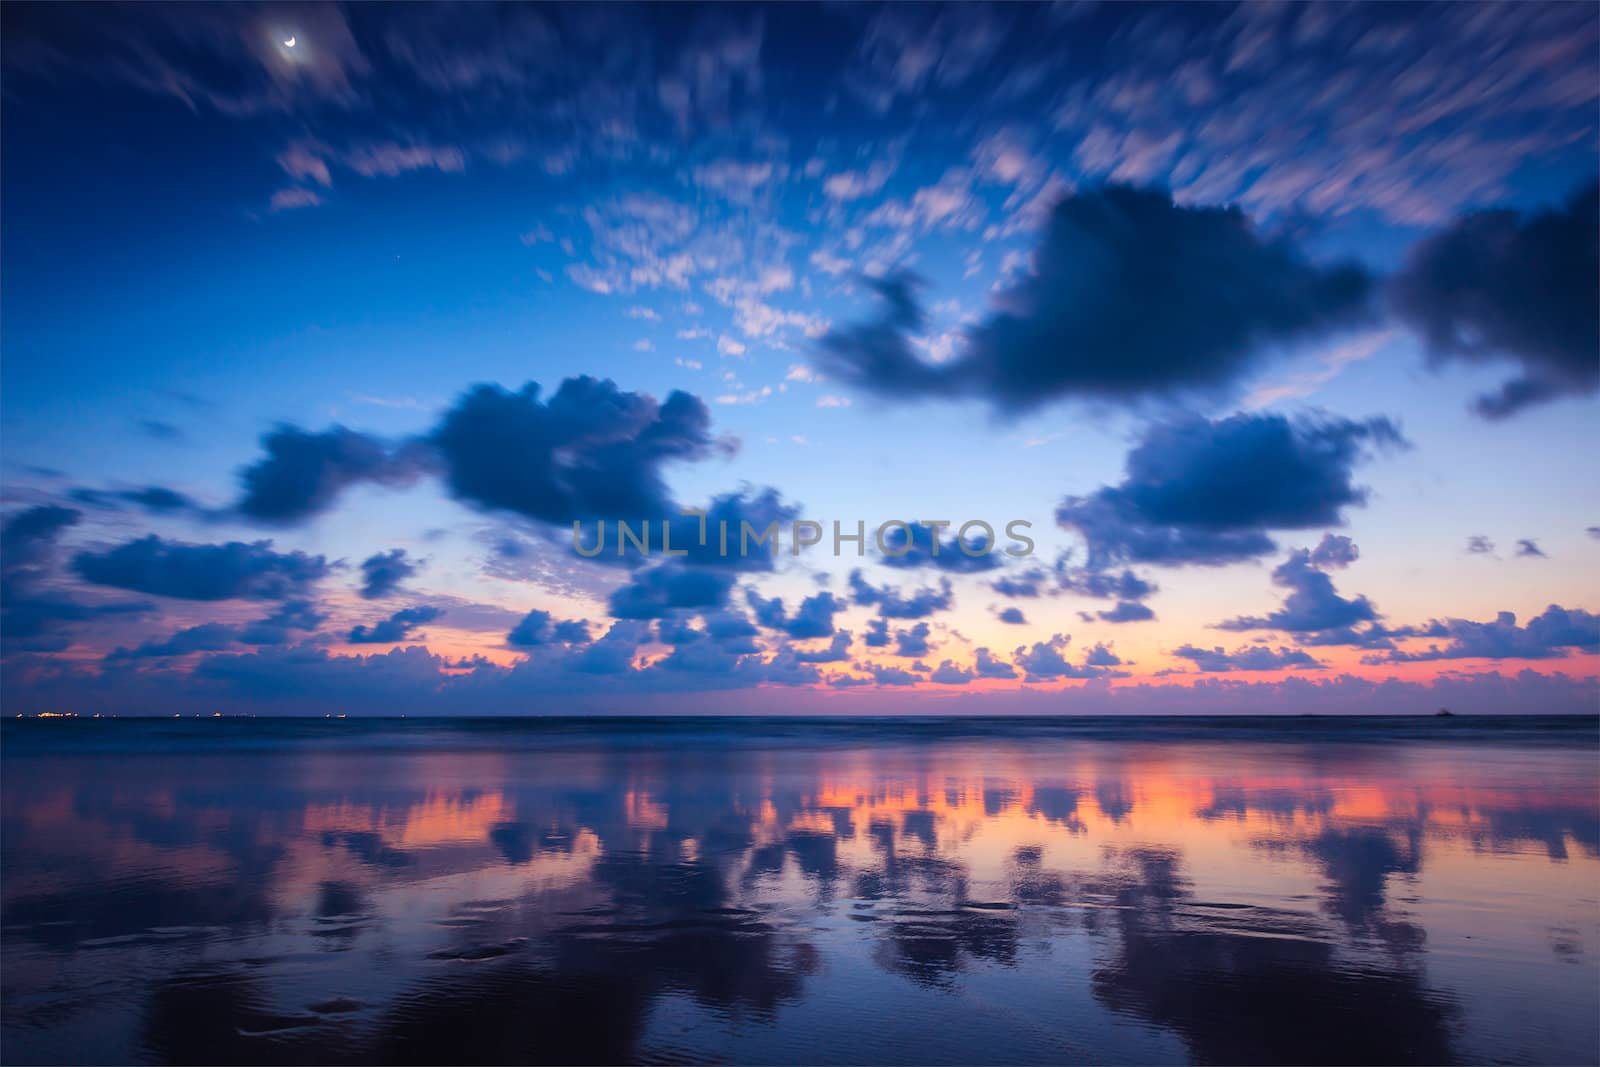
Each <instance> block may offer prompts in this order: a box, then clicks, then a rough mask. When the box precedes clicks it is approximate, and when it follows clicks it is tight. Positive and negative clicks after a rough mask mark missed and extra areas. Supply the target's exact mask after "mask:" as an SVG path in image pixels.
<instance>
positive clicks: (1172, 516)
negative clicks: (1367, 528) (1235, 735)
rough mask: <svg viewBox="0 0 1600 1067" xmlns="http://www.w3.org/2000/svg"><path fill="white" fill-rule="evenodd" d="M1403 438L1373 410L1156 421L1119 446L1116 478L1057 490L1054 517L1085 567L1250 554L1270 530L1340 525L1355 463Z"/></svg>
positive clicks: (1362, 494)
mask: <svg viewBox="0 0 1600 1067" xmlns="http://www.w3.org/2000/svg"><path fill="white" fill-rule="evenodd" d="M1403 440H1404V439H1403V438H1402V437H1401V435H1400V430H1399V428H1398V427H1397V426H1395V424H1394V423H1392V422H1390V421H1389V420H1388V419H1384V418H1373V419H1367V420H1364V421H1361V422H1353V421H1351V420H1348V419H1343V418H1338V417H1333V416H1326V417H1321V418H1311V417H1306V418H1301V419H1297V420H1293V421H1291V420H1290V419H1288V418H1286V417H1284V416H1282V415H1263V414H1239V415H1233V416H1230V417H1229V418H1226V419H1222V420H1220V421H1216V422H1212V421H1210V420H1207V419H1203V418H1197V417H1191V418H1184V419H1178V420H1175V421H1171V422H1164V423H1157V424H1155V425H1153V426H1151V427H1150V428H1149V429H1148V430H1147V431H1146V432H1145V436H1144V438H1143V440H1141V441H1140V442H1139V443H1138V444H1137V445H1136V446H1135V447H1134V448H1133V450H1132V451H1131V452H1129V453H1128V458H1127V464H1126V471H1127V474H1126V477H1125V478H1124V480H1123V481H1122V483H1121V484H1119V485H1116V486H1105V487H1102V488H1101V489H1099V490H1097V491H1095V492H1094V493H1092V494H1090V495H1088V496H1074V497H1068V498H1067V499H1066V500H1064V501H1063V502H1062V504H1061V506H1060V507H1059V508H1057V509H1056V519H1057V521H1058V522H1060V523H1061V525H1062V526H1064V527H1067V528H1069V529H1075V530H1077V531H1078V532H1079V533H1081V534H1082V535H1083V537H1084V539H1085V540H1086V541H1087V542H1088V560H1087V567H1088V569H1089V570H1090V571H1103V570H1105V569H1107V568H1109V567H1111V566H1113V565H1120V564H1123V563H1157V564H1164V565H1169V566H1181V565H1184V564H1198V565H1206V566H1215V565H1220V564H1224V563H1233V562H1236V561H1238V560H1244V559H1251V558H1254V557H1256V556H1261V555H1265V554H1267V553H1269V552H1271V551H1273V550H1274V549H1275V548H1276V544H1275V542H1274V541H1273V540H1272V538H1271V537H1269V536H1268V534H1267V531H1269V530H1301V529H1307V528H1311V527H1317V526H1337V525H1340V524H1341V523H1342V522H1343V521H1344V515H1343V513H1344V510H1345V509H1346V508H1349V507H1358V506H1361V505H1363V504H1365V503H1366V499H1367V492H1366V490H1364V489H1362V488H1360V487H1358V486H1356V485H1355V484H1354V483H1353V482H1352V480H1351V479H1352V474H1353V471H1354V468H1355V466H1356V465H1357V464H1358V463H1360V462H1362V461H1363V460H1364V459H1366V458H1367V457H1368V456H1369V455H1370V453H1371V452H1372V451H1373V450H1374V449H1379V448H1390V447H1398V446H1400V445H1401V444H1402V443H1403ZM1123 599H1138V598H1136V597H1124V598H1123Z"/></svg>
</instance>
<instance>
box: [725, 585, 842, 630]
mask: <svg viewBox="0 0 1600 1067" xmlns="http://www.w3.org/2000/svg"><path fill="white" fill-rule="evenodd" d="M748 598H749V601H750V607H751V609H752V610H753V611H754V612H755V613H756V620H757V621H758V622H760V623H761V625H763V626H765V627H767V628H768V629H773V630H781V631H783V632H784V633H786V634H788V635H789V636H790V637H793V638H796V639H800V640H805V639H808V638H814V637H832V636H833V633H834V626H833V617H834V616H835V615H836V614H838V613H839V612H841V611H843V610H845V608H846V606H847V605H846V604H845V602H844V601H842V600H840V599H839V598H838V597H836V596H834V595H833V594H832V593H827V592H823V593H817V594H815V595H813V596H808V597H806V598H805V599H804V600H802V601H801V602H800V606H799V607H798V608H796V609H795V613H794V615H793V616H790V615H788V614H786V613H785V611H784V607H783V601H782V600H781V599H780V598H778V597H773V598H771V599H770V600H766V599H763V598H762V597H761V596H760V594H758V593H757V592H755V590H750V592H749V594H748Z"/></svg>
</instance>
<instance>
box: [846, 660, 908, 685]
mask: <svg viewBox="0 0 1600 1067" xmlns="http://www.w3.org/2000/svg"><path fill="white" fill-rule="evenodd" d="M856 669H857V670H861V671H866V672H867V673H868V674H870V675H872V680H873V681H874V682H876V683H877V684H878V685H885V686H898V685H916V684H917V683H918V682H920V681H922V675H920V674H914V673H912V672H911V671H908V670H906V669H905V668H904V667H889V666H883V665H881V664H877V663H858V664H856Z"/></svg>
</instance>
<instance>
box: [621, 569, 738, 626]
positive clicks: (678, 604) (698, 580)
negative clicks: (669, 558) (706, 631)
mask: <svg viewBox="0 0 1600 1067" xmlns="http://www.w3.org/2000/svg"><path fill="white" fill-rule="evenodd" d="M732 588H733V575H731V574H723V573H719V572H716V571H711V570H701V569H691V568H688V567H682V566H679V565H677V564H671V563H663V564H659V565H657V566H655V567H651V568H650V569H648V570H644V571H640V572H639V573H638V574H636V575H635V576H634V579H633V581H632V582H631V583H629V584H628V585H625V586H623V587H622V588H620V589H618V590H617V591H616V592H614V593H612V594H611V614H612V615H613V616H615V617H616V618H618V619H659V618H661V617H662V616H664V615H666V614H667V613H668V612H671V611H674V610H679V609H706V608H720V607H723V606H724V605H726V604H727V602H728V592H729V590H731V589H732Z"/></svg>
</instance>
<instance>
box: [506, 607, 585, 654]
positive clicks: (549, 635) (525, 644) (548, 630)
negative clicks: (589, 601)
mask: <svg viewBox="0 0 1600 1067" xmlns="http://www.w3.org/2000/svg"><path fill="white" fill-rule="evenodd" d="M588 642H589V621H588V620H587V619H582V620H578V619H557V618H556V617H555V616H553V615H551V614H550V613H549V612H548V611H539V610H537V609H535V610H533V611H530V612H528V614H526V615H524V616H523V617H522V621H521V622H519V623H517V625H516V626H515V627H513V628H512V630H511V632H510V633H508V634H506V644H508V645H510V646H512V647H513V648H537V647H539V646H540V645H548V644H573V645H582V644H587V643H588Z"/></svg>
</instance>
